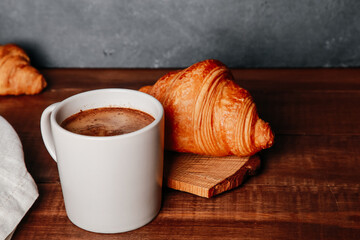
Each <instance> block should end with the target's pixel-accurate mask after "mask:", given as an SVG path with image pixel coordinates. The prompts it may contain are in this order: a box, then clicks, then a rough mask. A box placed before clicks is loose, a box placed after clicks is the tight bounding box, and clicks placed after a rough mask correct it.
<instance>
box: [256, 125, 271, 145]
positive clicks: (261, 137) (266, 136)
mask: <svg viewBox="0 0 360 240" xmlns="http://www.w3.org/2000/svg"><path fill="white" fill-rule="evenodd" d="M273 143H274V133H273V132H272V131H271V128H270V125H269V123H267V122H264V121H263V120H262V119H259V120H258V121H257V122H256V124H255V145H256V146H257V147H258V148H259V149H266V148H269V147H271V146H272V145H273Z"/></svg>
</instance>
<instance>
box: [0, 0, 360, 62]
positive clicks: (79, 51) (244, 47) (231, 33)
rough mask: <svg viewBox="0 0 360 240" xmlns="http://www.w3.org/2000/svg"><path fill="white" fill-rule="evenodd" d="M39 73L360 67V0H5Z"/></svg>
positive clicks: (9, 19) (10, 36)
mask: <svg viewBox="0 0 360 240" xmlns="http://www.w3.org/2000/svg"><path fill="white" fill-rule="evenodd" d="M8 42H14V43H17V44H19V45H20V46H22V47H23V48H24V49H25V50H26V51H27V52H28V53H29V55H30V57H31V58H32V60H33V64H34V65H35V66H38V67H115V68H133V67H139V68H142V67H150V68H159V67H185V66H188V65H191V64H193V63H194V62H197V61H200V60H203V59H207V58H216V59H219V60H221V61H223V62H224V63H225V64H227V65H228V66H229V67H240V68H256V67H354V66H355V67H356V66H360V1H359V0H313V1H311V0H297V1H291V0H267V1H266V0H187V1H186V0H73V1H71V0H1V1H0V44H5V43H8Z"/></svg>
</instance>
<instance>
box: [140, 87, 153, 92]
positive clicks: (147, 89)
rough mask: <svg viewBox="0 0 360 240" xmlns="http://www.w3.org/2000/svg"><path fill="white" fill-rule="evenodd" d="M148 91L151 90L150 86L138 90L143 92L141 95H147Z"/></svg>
mask: <svg viewBox="0 0 360 240" xmlns="http://www.w3.org/2000/svg"><path fill="white" fill-rule="evenodd" d="M150 89H151V86H144V87H142V88H140V89H139V91H140V92H143V93H149V92H150Z"/></svg>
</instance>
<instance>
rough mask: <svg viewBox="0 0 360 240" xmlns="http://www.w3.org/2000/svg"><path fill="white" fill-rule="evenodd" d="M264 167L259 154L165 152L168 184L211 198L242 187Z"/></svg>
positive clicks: (165, 171) (166, 180)
mask: <svg viewBox="0 0 360 240" xmlns="http://www.w3.org/2000/svg"><path fill="white" fill-rule="evenodd" d="M259 167H260V158H259V156H257V155H255V156H251V157H238V156H227V157H210V156H202V155H196V154H189V153H176V152H165V159H164V175H165V178H164V179H165V184H166V185H167V186H168V187H169V188H173V189H176V190H180V191H184V192H188V193H192V194H195V195H198V196H201V197H206V198H210V197H212V196H215V195H217V194H220V193H222V192H225V191H228V190H230V189H233V188H235V187H238V186H239V185H240V184H241V183H242V182H243V180H244V179H245V177H246V176H250V175H254V174H255V172H256V170H257V169H258V168H259Z"/></svg>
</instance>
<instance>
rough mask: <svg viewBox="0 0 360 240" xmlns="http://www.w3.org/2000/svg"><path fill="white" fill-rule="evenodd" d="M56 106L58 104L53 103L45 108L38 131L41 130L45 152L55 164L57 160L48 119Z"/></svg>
mask: <svg viewBox="0 0 360 240" xmlns="http://www.w3.org/2000/svg"><path fill="white" fill-rule="evenodd" d="M57 105H58V103H53V104H51V105H50V106H48V107H47V108H45V110H44V111H43V113H42V114H41V119H40V130H41V136H42V139H43V141H44V144H45V147H46V149H47V151H48V152H49V154H50V156H51V157H52V158H53V159H54V161H55V162H57V160H56V154H55V145H54V138H53V135H52V130H51V123H50V117H51V113H52V111H53V110H54V109H55V107H56V106H57Z"/></svg>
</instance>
